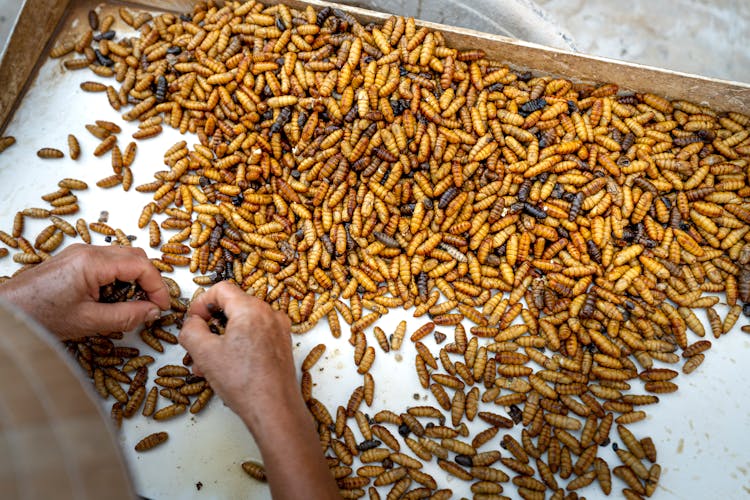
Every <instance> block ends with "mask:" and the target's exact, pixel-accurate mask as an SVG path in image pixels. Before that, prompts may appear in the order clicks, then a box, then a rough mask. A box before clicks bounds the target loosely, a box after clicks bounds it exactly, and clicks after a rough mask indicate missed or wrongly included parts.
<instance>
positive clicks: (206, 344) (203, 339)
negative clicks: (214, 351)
mask: <svg viewBox="0 0 750 500" xmlns="http://www.w3.org/2000/svg"><path fill="white" fill-rule="evenodd" d="M217 340H218V338H217V337H216V335H214V334H212V333H211V330H209V329H208V323H206V322H205V321H204V320H203V318H201V317H200V316H196V315H189V316H188V317H187V319H186V320H185V322H184V323H183V325H182V329H181V330H180V335H179V342H180V345H182V347H184V348H185V350H186V351H187V352H189V353H190V356H191V357H192V358H193V361H195V362H196V364H200V362H201V359H202V358H203V356H204V353H206V351H207V350H210V349H211V346H212V345H213V343H214V342H216V341H217Z"/></svg>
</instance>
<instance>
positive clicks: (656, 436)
mask: <svg viewBox="0 0 750 500" xmlns="http://www.w3.org/2000/svg"><path fill="white" fill-rule="evenodd" d="M85 80H99V81H102V82H107V83H109V82H110V80H107V79H101V78H98V77H96V76H95V75H93V74H92V73H90V72H89V71H88V70H80V71H78V72H67V71H64V70H63V69H62V65H61V62H60V61H58V60H50V61H47V62H46V63H45V64H44V66H43V67H42V69H41V72H40V75H39V76H38V78H37V79H36V82H35V83H34V85H33V87H32V88H31V90H30V91H29V93H28V95H27V96H26V97H25V99H24V101H23V104H22V105H21V107H20V108H19V109H18V110H17V112H16V114H15V116H14V118H13V120H12V122H11V123H10V126H9V128H8V130H7V131H6V132H5V133H6V135H7V134H9V135H14V136H15V137H16V139H17V143H16V144H15V145H14V146H12V147H11V148H9V149H8V150H6V151H5V152H4V153H2V155H0V199H2V203H0V228H2V229H4V230H6V231H10V228H11V226H12V220H13V215H14V214H15V212H16V211H17V210H20V209H23V208H25V207H32V206H46V204H45V203H44V202H43V201H41V200H40V198H39V196H40V195H42V194H44V193H48V192H51V191H54V190H56V189H57V181H59V180H60V179H62V178H64V177H75V178H79V179H83V180H85V181H86V182H88V183H89V186H90V188H89V189H88V190H87V191H83V192H78V193H77V194H78V196H79V204H80V206H81V212H80V213H79V214H76V215H75V216H70V217H67V219H68V220H69V221H70V222H75V220H76V218H78V217H83V218H85V219H86V220H87V221H95V220H97V218H98V217H99V213H100V211H102V210H107V211H108V212H109V224H110V225H111V226H113V227H119V228H122V229H123V230H124V231H125V232H126V233H127V234H134V235H137V236H138V239H137V240H136V241H135V244H136V245H138V246H141V247H143V248H145V249H146V250H147V252H148V253H149V254H150V255H151V256H154V257H156V256H158V255H159V253H158V252H157V251H154V250H152V249H149V248H148V245H147V242H148V235H147V233H146V231H144V230H139V229H138V228H137V218H138V215H139V214H140V211H141V208H142V207H143V205H145V204H146V203H148V201H149V200H150V198H149V195H147V194H141V193H137V192H135V191H134V190H131V191H130V192H129V193H125V192H123V191H122V189H121V188H119V187H118V188H113V189H109V190H104V189H100V188H97V187H96V186H95V182H96V181H97V180H98V179H101V178H103V177H106V176H108V175H110V174H111V173H112V172H111V167H110V162H109V155H106V156H105V157H103V158H96V157H94V156H93V155H92V152H93V150H94V148H95V147H96V144H97V143H98V140H97V139H95V138H94V137H93V136H91V135H90V134H89V133H88V132H87V131H86V129H85V127H84V126H85V124H87V123H93V122H94V120H97V119H104V120H111V121H114V122H116V123H118V124H120V125H121V126H123V132H122V133H121V134H120V135H119V144H120V146H121V147H123V148H124V146H125V145H126V144H127V143H128V142H129V141H130V135H131V134H132V133H133V132H134V131H135V130H136V129H135V125H134V124H130V123H126V122H124V121H123V120H122V119H121V118H120V115H119V114H118V113H117V112H115V111H114V110H112V109H111V108H110V107H109V105H108V103H107V99H106V97H105V95H104V94H88V93H85V92H83V91H82V90H80V88H79V86H78V85H79V83H80V82H82V81H85ZM68 133H73V134H75V135H76V136H77V137H78V139H79V141H80V142H81V149H82V154H81V158H80V159H79V160H78V161H72V160H70V159H69V158H67V146H66V138H67V134H68ZM182 139H185V140H187V141H188V144H194V143H196V142H197V140H196V138H194V137H181V136H180V135H179V133H177V132H176V131H174V130H171V129H168V128H167V129H165V132H164V133H163V134H162V135H160V136H158V137H157V138H154V139H149V140H145V141H140V142H138V154H137V157H136V160H135V163H134V165H133V173H134V177H135V184H141V183H145V182H150V181H151V180H153V177H152V174H153V172H155V171H156V170H160V169H163V168H164V165H163V162H162V158H163V153H164V151H165V150H166V149H167V148H169V147H170V146H171V145H172V144H173V143H175V142H177V141H179V140H182ZM47 146H49V147H57V148H58V149H61V150H64V151H66V158H65V159H62V160H41V159H39V158H37V157H36V154H35V153H36V151H37V150H38V149H39V148H41V147H47ZM159 220H162V219H159ZM26 222H27V224H26V228H25V230H24V236H25V237H26V238H27V239H30V240H31V241H33V238H35V236H36V234H38V232H39V231H40V230H41V229H42V228H43V227H44V226H46V225H47V224H48V221H34V220H32V219H29V218H27V219H26ZM170 235H171V234H170V232H167V231H165V232H164V234H163V238H162V239H163V241H166V240H167V239H168V238H169V236H170ZM92 236H93V237H94V240H95V243H98V244H104V238H103V237H102V236H101V235H97V234H96V233H92ZM74 241H77V240H73V239H70V238H68V237H66V243H72V242H74ZM17 267H18V266H17V265H16V264H14V263H13V262H12V260H11V258H10V257H6V258H3V259H0V275H3V274H10V273H12V272H13V271H14V270H15V269H16V268H17ZM174 278H175V279H176V280H177V281H178V282H179V283H180V285H181V286H182V290H183V295H184V296H187V297H189V296H190V295H191V294H192V292H193V290H194V287H195V285H193V283H192V281H191V276H190V275H189V273H188V272H187V271H181V272H176V273H174ZM716 309H717V310H718V311H719V312H720V314H721V316H722V317H723V316H724V315H725V314H726V311H727V307H726V306H724V305H719V306H717V307H716ZM401 319H406V320H407V321H408V323H409V328H408V333H407V335H408V334H409V333H411V332H413V331H414V330H415V329H416V328H417V327H419V326H420V325H422V324H424V323H425V322H426V321H428V319H427V318H424V317H423V318H413V317H412V314H411V312H400V311H397V312H393V313H391V314H389V315H388V316H387V317H385V318H382V319H381V320H380V321H379V322H378V325H379V326H380V327H382V328H383V329H384V330H385V331H386V332H387V333H391V332H393V330H394V329H395V326H396V323H397V322H398V321H400V320H401ZM342 324H343V325H344V326H345V323H344V322H343V321H342ZM740 324H747V318H744V317H742V318H741V319H740V321H739V322H738V325H737V326H736V327H735V329H734V330H733V331H732V332H731V333H729V334H728V335H726V336H724V337H722V338H721V339H719V340H718V341H714V339H713V338H710V340H711V341H712V342H714V347H713V348H712V349H711V350H710V351H708V352H707V353H706V361H705V362H704V364H703V365H702V366H701V367H700V368H699V369H698V370H697V371H696V372H694V373H693V374H692V375H689V376H684V375H680V377H678V379H677V383H678V384H679V385H680V390H679V391H678V392H677V393H675V394H669V395H664V396H661V403H660V404H658V405H655V406H651V407H647V408H645V409H646V410H647V411H648V413H649V417H648V418H647V420H646V421H644V422H639V423H637V424H634V425H631V426H630V429H631V430H632V431H633V432H634V433H635V434H636V436H637V437H644V436H647V435H649V436H652V438H653V440H654V442H655V443H656V446H657V449H658V461H659V463H660V464H661V465H662V467H663V473H662V479H661V482H660V486H659V487H658V489H657V494H656V495H655V497H656V498H661V499H670V500H676V499H691V498H724V499H731V498H738V499H739V498H747V496H748V495H750V476H749V475H748V474H749V472H750V434H749V433H748V430H750V385H748V384H747V383H746V373H747V368H746V367H747V366H748V364H750V336H749V335H747V334H745V333H742V332H741V331H740V330H739V325H740ZM706 325H707V323H706ZM706 329H707V331H708V330H709V329H708V327H707V328H706ZM438 330H440V331H443V332H444V333H447V334H449V339H448V340H447V341H446V342H450V341H451V336H452V329H450V328H438ZM688 335H689V339H690V341H691V342H692V341H695V340H697V338H696V337H695V335H693V334H692V333H689V334H688ZM709 337H710V333H709ZM128 339H132V340H131V341H128ZM347 339H348V331H345V332H344V334H343V335H342V337H341V338H340V339H333V338H332V336H331V334H330V333H329V331H328V328H327V324H326V322H325V321H323V323H322V324H321V325H319V326H318V327H317V328H315V329H314V330H313V331H311V332H309V333H307V334H305V335H301V336H296V337H295V338H294V339H293V342H294V345H295V359H296V360H297V363H298V366H299V363H300V362H301V360H302V359H303V358H304V356H305V355H306V354H307V353H308V352H309V350H310V349H311V348H312V347H313V346H314V345H316V344H318V343H321V342H322V343H325V344H326V345H327V346H328V348H327V350H326V353H325V355H324V356H323V358H321V360H320V361H319V362H318V364H317V365H316V366H315V368H314V369H313V371H312V374H313V378H314V382H315V384H316V385H315V387H314V395H315V397H316V398H318V399H320V400H321V401H322V402H323V403H325V404H326V405H327V407H328V409H329V411H330V412H331V413H332V414H335V410H336V407H337V405H346V402H347V401H348V399H349V395H350V394H351V391H352V390H353V389H354V388H355V387H357V386H358V385H360V384H361V383H362V377H361V376H360V375H357V374H356V371H355V366H354V363H353V361H352V358H353V348H352V346H351V345H350V344H349V343H348V342H347ZM124 343H125V344H129V345H137V346H138V347H139V348H141V350H142V352H143V353H144V354H155V353H153V352H151V350H150V349H149V348H148V347H146V346H145V345H143V344H142V343H141V342H140V340H139V339H137V337H130V336H126V340H125V342H124ZM368 343H369V344H370V345H374V346H375V349H376V352H377V355H376V360H375V363H374V365H373V367H372V371H371V373H372V374H373V376H374V378H375V394H376V396H375V402H374V404H373V407H372V408H366V407H365V406H364V405H363V406H362V408H361V409H362V410H363V411H365V412H367V413H368V414H370V415H373V414H374V413H375V412H377V411H378V410H380V409H383V408H388V409H391V410H393V411H396V412H402V411H405V410H406V408H407V407H409V406H413V405H422V404H426V405H433V406H437V404H436V402H435V401H434V398H433V397H432V395H431V393H430V392H429V391H428V390H425V389H423V388H422V387H421V386H420V385H419V383H418V381H417V377H416V374H415V371H414V367H413V363H414V357H415V354H416V351H415V349H414V347H413V345H412V343H411V342H409V341H408V339H407V340H405V341H404V344H403V347H402V349H401V350H400V351H399V352H390V353H387V354H386V353H383V352H382V351H381V350H380V348H379V347H378V346H377V342H376V341H375V339H374V338H373V337H372V335H371V332H370V331H368ZM425 344H426V345H427V346H428V347H429V348H430V349H431V350H432V352H433V353H435V354H437V352H438V348H437V347H436V346H435V343H434V339H433V337H432V336H429V337H428V338H426V339H425ZM167 347H168V349H167V352H166V354H165V355H163V356H158V359H157V366H161V365H163V364H166V363H168V362H178V361H179V360H180V359H181V358H182V355H183V351H182V349H181V348H180V347H178V346H167ZM152 372H153V370H152ZM638 389H639V388H638V383H637V382H636V383H634V390H633V392H634V393H643V391H639V390H638ZM103 404H104V405H105V406H106V407H107V408H109V406H110V405H111V404H112V400H111V399H110V400H109V401H108V402H103ZM483 408H484V409H487V410H489V411H496V412H498V413H502V414H505V409H503V408H500V407H496V406H494V405H492V406H491V407H488V406H486V405H485V406H484V407H483ZM446 416H448V417H449V415H447V414H446ZM349 423H350V426H351V427H352V430H353V431H354V433H355V435H356V436H357V438H358V439H361V436H360V435H359V432H358V430H357V429H356V424H355V423H354V422H353V421H350V422H349ZM486 427H487V425H486V424H483V423H482V422H481V421H480V420H479V419H475V421H474V422H473V423H472V425H471V429H472V434H474V433H476V432H479V431H480V430H482V429H484V428H486ZM390 429H391V430H392V431H393V433H394V434H396V432H395V429H394V428H392V427H391V428H390ZM159 430H166V431H168V432H169V434H170V439H169V441H168V443H167V444H165V445H163V446H161V447H159V448H157V449H154V450H152V451H149V452H147V453H142V454H137V453H135V452H134V451H133V445H134V444H135V443H136V442H137V441H138V440H139V439H140V438H142V437H143V436H145V435H146V434H149V433H151V432H155V431H159ZM520 431H521V429H520V426H517V427H516V428H515V429H513V430H512V431H510V433H511V434H513V435H514V436H515V437H516V438H517V439H519V440H520ZM502 435H503V432H500V433H499V434H498V436H497V437H496V438H495V439H493V440H492V441H490V442H489V443H487V444H486V445H484V446H483V447H482V448H481V450H480V451H487V450H490V449H493V448H494V449H500V448H499V441H500V438H501V437H502ZM611 437H612V438H613V440H614V441H618V439H617V435H616V432H615V431H614V429H613V431H612V433H611ZM120 441H121V443H122V445H123V450H124V453H125V455H126V458H127V461H128V463H129V465H130V468H131V471H132V474H133V478H134V481H135V485H136V491H137V492H138V493H139V494H141V495H142V496H145V497H148V498H158V499H169V498H175V499H176V498H268V497H269V493H268V490H267V489H266V487H265V486H263V485H260V484H259V483H257V482H255V481H254V480H252V479H250V478H248V477H247V476H246V475H245V474H244V473H243V472H242V470H241V468H240V465H239V464H240V463H241V462H242V461H244V460H248V459H256V460H257V459H259V458H260V456H259V453H258V451H257V448H256V447H255V445H254V443H253V441H252V439H251V437H250V435H249V434H248V432H247V431H246V430H245V429H244V427H243V426H242V424H241V423H240V421H239V419H238V418H236V417H235V416H234V415H233V414H232V413H231V412H230V411H229V410H228V409H227V408H226V407H224V406H223V405H222V403H221V401H219V400H218V399H217V398H214V399H213V400H212V402H211V404H210V406H209V407H208V408H207V409H206V410H205V411H204V412H202V413H200V414H198V415H197V416H192V415H190V414H185V415H182V416H180V417H177V418H175V419H174V420H173V421H167V422H155V421H153V420H150V419H149V420H147V419H145V418H143V417H141V416H140V415H138V416H136V417H134V418H133V419H132V420H126V421H125V422H124V423H123V427H122V431H121V434H120ZM402 448H406V447H405V446H403V444H402ZM500 450H501V451H503V450H502V449H500ZM406 451H407V452H408V449H407V450H406ZM288 453H290V454H292V453H294V450H288ZM600 455H601V456H603V457H604V458H605V459H606V460H607V461H608V462H609V463H610V465H611V467H614V466H615V465H617V464H618V462H617V459H616V457H615V456H614V453H613V452H612V451H611V448H607V449H605V448H601V450H600ZM356 465H357V463H356V462H355V469H356ZM425 471H427V472H429V473H431V474H433V475H434V476H435V478H436V479H437V481H438V484H439V485H440V486H441V487H447V488H451V489H452V490H453V492H454V494H455V496H456V497H460V496H471V493H470V490H469V483H468V482H464V481H461V480H458V479H455V478H451V477H447V476H446V474H444V473H443V471H442V470H441V469H439V468H438V467H437V466H436V464H435V462H434V461H433V462H431V463H429V464H425ZM613 481H614V483H615V485H614V487H613V496H614V497H618V496H619V495H620V493H619V492H620V490H621V489H622V487H624V486H623V484H622V483H621V482H619V480H617V479H613ZM199 482H200V483H202V487H201V489H198V488H197V486H196V484H197V483H199ZM560 484H561V485H564V484H566V482H564V481H560ZM505 489H506V494H508V495H510V496H512V497H515V496H516V493H515V487H514V486H513V485H512V484H507V485H506V486H505ZM380 491H381V494H384V492H385V490H384V489H383V488H381V489H380ZM579 493H581V494H583V495H585V496H586V497H587V498H590V499H591V498H602V497H603V495H602V494H601V492H600V490H599V489H598V487H596V486H595V484H594V485H592V486H591V487H588V488H586V489H584V490H581V491H579Z"/></svg>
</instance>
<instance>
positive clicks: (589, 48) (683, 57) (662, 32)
mask: <svg viewBox="0 0 750 500" xmlns="http://www.w3.org/2000/svg"><path fill="white" fill-rule="evenodd" d="M467 1H469V0H467ZM497 1H498V2H500V1H501V0H497ZM536 2H537V3H538V4H539V5H540V6H541V7H543V8H544V9H546V10H547V12H548V14H549V17H550V18H551V19H552V20H555V21H556V22H557V23H558V24H559V25H560V26H561V27H563V28H564V29H566V30H567V31H568V32H569V33H570V34H571V35H572V36H573V38H574V40H575V42H576V45H577V47H578V49H579V50H580V51H581V52H584V53H587V54H594V55H600V56H605V57H611V58H615V59H622V60H626V61H633V62H639V63H643V64H648V65H651V66H658V67H663V68H668V69H674V70H678V71H684V72H688V73H696V74H700V75H705V76H712V77H717V78H724V79H729V80H737V81H742V82H750V50H748V46H750V2H748V1H747V0H630V1H628V2H623V1H622V0H536ZM21 4H22V1H21V0H0V53H2V51H3V50H4V48H5V44H6V40H7V36H8V33H9V32H10V30H11V28H12V25H13V23H14V21H15V19H16V16H17V13H18V10H19V9H20V5H21Z"/></svg>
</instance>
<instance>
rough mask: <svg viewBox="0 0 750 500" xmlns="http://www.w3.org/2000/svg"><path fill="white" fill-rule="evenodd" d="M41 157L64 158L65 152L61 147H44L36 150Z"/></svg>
mask: <svg viewBox="0 0 750 500" xmlns="http://www.w3.org/2000/svg"><path fill="white" fill-rule="evenodd" d="M36 155H37V156H38V157H39V158H44V159H53V158H64V157H65V154H64V153H63V152H62V151H60V150H59V149H55V148H42V149H40V150H39V151H37V152H36Z"/></svg>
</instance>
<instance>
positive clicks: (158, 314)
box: [146, 307, 161, 321]
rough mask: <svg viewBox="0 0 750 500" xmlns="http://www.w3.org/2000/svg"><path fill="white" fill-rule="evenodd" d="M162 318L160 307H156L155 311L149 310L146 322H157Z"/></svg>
mask: <svg viewBox="0 0 750 500" xmlns="http://www.w3.org/2000/svg"><path fill="white" fill-rule="evenodd" d="M160 317H161V311H160V310H159V308H158V307H154V308H153V309H151V310H149V312H148V315H147V316H146V321H156V320H157V319H159V318H160Z"/></svg>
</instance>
